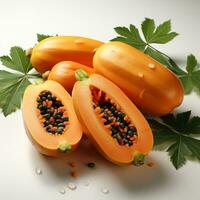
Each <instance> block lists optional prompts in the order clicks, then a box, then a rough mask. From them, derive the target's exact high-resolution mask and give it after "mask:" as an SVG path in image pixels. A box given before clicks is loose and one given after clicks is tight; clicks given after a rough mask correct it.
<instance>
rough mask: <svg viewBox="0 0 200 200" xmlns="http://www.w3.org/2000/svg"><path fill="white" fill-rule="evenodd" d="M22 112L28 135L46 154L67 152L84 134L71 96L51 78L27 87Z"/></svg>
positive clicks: (56, 155)
mask: <svg viewBox="0 0 200 200" xmlns="http://www.w3.org/2000/svg"><path fill="white" fill-rule="evenodd" d="M22 115H23V121H24V127H25V130H26V133H27V136H28V137H29V139H30V141H31V142H32V143H33V145H34V146H35V147H36V148H37V150H38V151H39V152H40V153H42V154H44V155H47V156H53V157H60V156H64V155H67V154H66V153H67V152H71V151H73V150H74V149H75V148H76V147H77V145H78V143H79V141H80V139H81V137H82V128H81V125H80V123H79V121H78V119H77V117H76V114H75V111H74V108H73V103H72V98H71V96H70V95H69V94H68V93H67V92H66V91H65V89H64V88H63V87H62V86H61V85H60V84H59V83H57V82H55V81H52V80H48V81H46V82H44V83H42V84H38V85H30V86H28V87H27V88H26V90H25V93H24V96H23V101H22Z"/></svg>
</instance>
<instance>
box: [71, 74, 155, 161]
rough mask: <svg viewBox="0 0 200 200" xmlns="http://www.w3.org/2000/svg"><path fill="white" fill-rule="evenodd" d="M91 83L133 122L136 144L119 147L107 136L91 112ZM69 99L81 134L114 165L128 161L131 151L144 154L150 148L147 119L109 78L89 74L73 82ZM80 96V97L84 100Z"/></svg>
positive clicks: (132, 156)
mask: <svg viewBox="0 0 200 200" xmlns="http://www.w3.org/2000/svg"><path fill="white" fill-rule="evenodd" d="M91 85H92V86H95V87H97V88H100V89H101V90H102V91H104V92H105V93H106V94H108V95H109V96H110V97H111V99H112V100H113V101H114V102H116V103H117V104H118V105H120V106H121V107H122V108H123V111H124V112H125V113H126V114H127V116H129V118H130V119H131V120H132V121H133V123H134V125H135V127H136V129H137V132H138V139H137V143H135V144H134V145H133V146H131V147H129V146H120V145H119V144H118V143H117V142H116V140H114V139H113V138H112V136H111V135H109V133H108V130H107V128H106V127H105V126H104V125H103V124H102V122H101V120H99V118H98V117H97V115H96V113H95V111H94V108H93V103H92V95H91V91H90V86H91ZM72 99H73V104H74V109H75V112H76V114H77V117H78V119H79V121H80V123H81V124H82V127H83V130H84V133H86V135H87V137H88V138H89V139H90V140H91V141H92V143H93V144H94V145H95V146H96V147H97V149H98V150H99V151H100V153H101V154H102V155H103V156H104V157H105V158H106V159H108V160H109V161H111V162H113V163H114V164H117V165H127V164H131V163H132V162H133V161H134V155H135V153H137V152H140V153H142V154H143V155H147V154H148V153H149V151H150V150H151V149H152V146H153V136H152V132H151V129H150V127H149V124H148V122H147V121H146V119H145V118H144V116H143V115H142V113H141V112H140V111H139V110H138V109H137V107H136V106H135V105H134V104H133V103H132V102H131V100H130V99H129V98H128V97H127V96H126V95H125V94H124V92H123V91H122V90H121V89H120V88H119V87H118V86H116V85H115V84H114V83H112V82H111V81H110V80H108V79H106V78H104V77H103V76H101V75H98V74H92V75H91V76H90V77H89V78H88V80H84V81H77V82H76V83H75V85H74V88H73V91H72ZM81 99H84V101H82V100H81Z"/></svg>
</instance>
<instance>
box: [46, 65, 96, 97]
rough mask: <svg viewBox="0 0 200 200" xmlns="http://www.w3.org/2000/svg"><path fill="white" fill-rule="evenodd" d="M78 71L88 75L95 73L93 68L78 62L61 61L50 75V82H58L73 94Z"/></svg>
mask: <svg viewBox="0 0 200 200" xmlns="http://www.w3.org/2000/svg"><path fill="white" fill-rule="evenodd" d="M77 69H83V70H85V71H86V72H87V73H88V74H92V73H93V71H94V70H93V68H91V67H87V66H85V65H82V64H80V63H77V62H72V61H61V62H59V63H57V64H56V65H54V66H53V68H52V69H51V71H50V73H49V75H48V80H54V81H57V82H58V83H60V84H61V85H62V86H63V87H64V88H65V90H67V92H69V93H70V94H71V92H72V88H73V86H74V83H75V82H76V78H75V71H76V70H77Z"/></svg>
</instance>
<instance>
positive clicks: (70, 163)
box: [68, 162, 76, 168]
mask: <svg viewBox="0 0 200 200" xmlns="http://www.w3.org/2000/svg"><path fill="white" fill-rule="evenodd" d="M68 164H69V166H70V167H72V168H74V167H76V163H75V162H69V163H68Z"/></svg>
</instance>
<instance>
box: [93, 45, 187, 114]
mask: <svg viewBox="0 0 200 200" xmlns="http://www.w3.org/2000/svg"><path fill="white" fill-rule="evenodd" d="M93 66H94V70H95V73H98V74H101V75H103V76H105V77H106V78H108V79H110V80H111V81H113V82H114V83H115V84H117V85H118V86H119V87H120V88H121V89H122V90H123V91H124V92H125V93H126V94H127V95H128V97H129V98H130V99H131V100H132V101H133V102H134V103H135V104H136V105H137V107H138V108H139V109H140V110H142V111H143V112H145V113H147V114H150V115H153V116H161V115H165V114H167V113H170V112H171V111H172V110H173V109H174V108H175V107H177V106H179V105H180V104H181V102H182V100H183V96H184V90H183V87H182V84H181V82H180V80H179V79H178V78H177V77H176V75H175V74H174V73H172V72H171V71H170V70H168V69H167V68H166V67H164V66H163V65H162V64H160V63H159V62H157V61H156V60H154V59H153V58H151V57H149V56H147V55H146V54H144V53H142V52H141V51H139V50H137V49H135V48H133V47H132V46H130V45H128V44H125V43H122V42H109V43H107V44H104V45H102V46H101V47H99V48H98V49H97V51H96V53H95V55H94V59H93Z"/></svg>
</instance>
